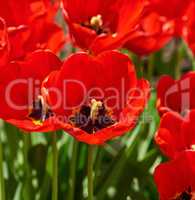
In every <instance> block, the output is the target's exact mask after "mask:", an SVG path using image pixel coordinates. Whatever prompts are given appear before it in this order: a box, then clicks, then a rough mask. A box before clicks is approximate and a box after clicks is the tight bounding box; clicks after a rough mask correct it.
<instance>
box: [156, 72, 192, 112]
mask: <svg viewBox="0 0 195 200" xmlns="http://www.w3.org/2000/svg"><path fill="white" fill-rule="evenodd" d="M157 98H158V100H157V108H158V111H159V113H160V114H163V113H165V112H167V111H175V112H178V113H180V114H185V112H186V111H188V110H191V109H194V108H195V73H194V72H189V73H187V74H185V75H183V76H182V77H181V79H180V80H176V81H175V80H174V79H172V78H171V77H170V76H163V77H162V78H161V79H160V81H159V83H158V86H157Z"/></svg>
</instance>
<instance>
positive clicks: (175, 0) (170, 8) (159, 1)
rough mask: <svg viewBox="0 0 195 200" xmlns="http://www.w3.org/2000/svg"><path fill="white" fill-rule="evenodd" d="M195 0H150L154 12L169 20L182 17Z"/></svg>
mask: <svg viewBox="0 0 195 200" xmlns="http://www.w3.org/2000/svg"><path fill="white" fill-rule="evenodd" d="M192 1H193V0H185V1H184V0H169V1H168V2H167V1H165V0H148V2H149V3H150V4H151V6H152V7H153V9H154V10H156V11H157V12H158V13H159V14H160V15H161V16H165V17H167V18H169V19H176V18H178V17H182V16H183V15H184V14H185V12H186V11H187V9H188V7H189V5H190V4H191V2H192Z"/></svg>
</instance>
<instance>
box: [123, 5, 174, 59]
mask: <svg viewBox="0 0 195 200" xmlns="http://www.w3.org/2000/svg"><path fill="white" fill-rule="evenodd" d="M138 27H139V28H138V29H136V30H135V32H134V37H132V38H131V39H130V40H129V41H128V42H127V43H125V45H124V47H125V48H127V49H129V50H131V51H133V52H134V53H136V54H138V55H146V54H150V53H153V52H155V51H158V50H159V49H161V48H162V47H164V46H165V45H166V44H167V43H168V42H169V41H170V40H171V39H172V37H173V35H174V30H175V29H174V28H175V26H174V22H173V20H169V19H167V18H166V17H163V16H161V15H159V13H157V12H155V10H154V9H152V8H151V5H150V4H146V6H145V8H144V14H143V16H142V17H141V19H140V21H139V26H138Z"/></svg>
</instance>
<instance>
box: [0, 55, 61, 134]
mask: <svg viewBox="0 0 195 200" xmlns="http://www.w3.org/2000/svg"><path fill="white" fill-rule="evenodd" d="M60 67H61V61H60V60H59V59H58V58H57V57H56V56H55V55H54V54H52V53H51V52H49V51H37V52H34V53H32V54H31V55H29V56H28V58H27V59H26V60H24V61H15V62H11V63H9V64H7V65H6V66H5V67H4V68H3V69H2V70H1V73H0V104H1V111H0V117H1V118H2V119H4V120H6V121H7V122H9V123H11V124H13V125H15V126H17V127H19V128H21V129H23V130H24V131H26V132H33V131H34V132H36V131H42V132H48V131H52V130H55V129H56V128H57V127H56V126H55V124H54V123H51V122H49V121H48V120H47V119H48V118H49V117H50V115H49V113H48V112H49V109H47V108H45V103H44V99H43V97H42V95H41V82H42V81H43V79H44V78H45V77H46V76H47V75H48V74H49V73H50V72H51V71H53V70H57V69H59V68H60ZM51 121H52V120H51Z"/></svg>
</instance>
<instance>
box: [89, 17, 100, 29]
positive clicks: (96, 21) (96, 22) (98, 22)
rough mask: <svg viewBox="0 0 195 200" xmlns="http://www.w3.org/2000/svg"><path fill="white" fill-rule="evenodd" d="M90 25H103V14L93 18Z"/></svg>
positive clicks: (95, 26)
mask: <svg viewBox="0 0 195 200" xmlns="http://www.w3.org/2000/svg"><path fill="white" fill-rule="evenodd" d="M90 25H91V26H92V27H94V28H99V27H102V26H103V19H102V16H101V15H96V16H94V17H92V18H91V20H90Z"/></svg>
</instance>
